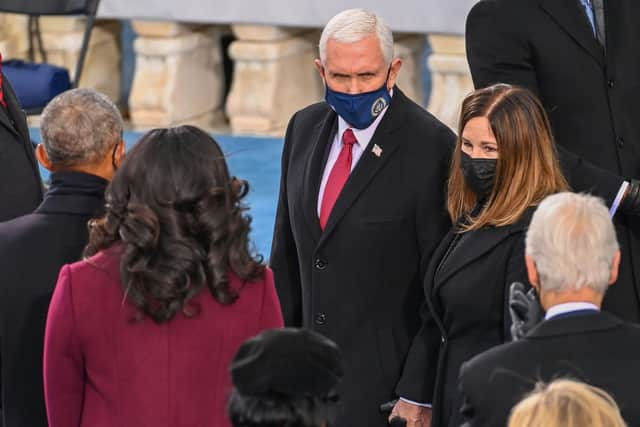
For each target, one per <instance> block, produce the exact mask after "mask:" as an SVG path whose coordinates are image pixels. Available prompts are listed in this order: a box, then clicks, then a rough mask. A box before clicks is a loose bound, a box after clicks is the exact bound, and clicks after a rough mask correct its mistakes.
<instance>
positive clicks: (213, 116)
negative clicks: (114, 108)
mask: <svg viewBox="0 0 640 427" xmlns="http://www.w3.org/2000/svg"><path fill="white" fill-rule="evenodd" d="M133 28H134V30H135V31H136V33H137V34H138V38H137V39H136V41H135V45H134V49H135V52H136V71H135V76H134V79H133V85H132V88H131V95H130V97H129V108H130V113H131V121H132V123H133V125H134V126H136V127H154V126H171V125H175V124H179V123H187V122H188V123H191V124H195V125H199V126H203V127H211V126H214V125H216V124H219V123H220V122H223V121H224V115H223V113H222V97H223V90H224V77H223V71H222V54H221V48H220V35H221V29H220V28H216V27H214V26H196V25H186V24H179V23H171V22H144V21H135V22H134V23H133Z"/></svg>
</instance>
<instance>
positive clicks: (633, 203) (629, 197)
mask: <svg viewBox="0 0 640 427" xmlns="http://www.w3.org/2000/svg"><path fill="white" fill-rule="evenodd" d="M620 211H621V212H623V213H625V214H627V215H640V181H638V180H637V179H632V180H631V182H630V183H629V186H628V187H627V191H626V192H625V195H624V198H623V199H622V203H621V204H620Z"/></svg>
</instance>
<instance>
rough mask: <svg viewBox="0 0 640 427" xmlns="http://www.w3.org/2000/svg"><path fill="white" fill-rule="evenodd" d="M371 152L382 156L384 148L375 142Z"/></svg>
mask: <svg viewBox="0 0 640 427" xmlns="http://www.w3.org/2000/svg"><path fill="white" fill-rule="evenodd" d="M371 152H372V153H373V154H375V155H376V157H380V156H381V155H382V148H380V146H379V145H378V144H373V148H372V149H371Z"/></svg>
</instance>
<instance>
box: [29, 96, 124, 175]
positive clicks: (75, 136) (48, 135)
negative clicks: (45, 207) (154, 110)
mask: <svg viewBox="0 0 640 427" xmlns="http://www.w3.org/2000/svg"><path fill="white" fill-rule="evenodd" d="M40 126H41V131H42V143H43V145H44V148H45V150H46V152H47V155H48V156H49V160H51V162H52V163H53V164H55V165H59V166H68V165H72V164H78V163H92V162H94V161H97V160H99V159H100V158H101V157H102V156H104V155H105V154H106V153H107V152H108V151H109V150H111V149H113V147H114V145H115V144H116V143H118V142H119V141H120V140H121V138H122V128H123V124H122V116H121V115H120V112H119V111H118V108H116V106H115V105H114V104H113V102H111V100H109V98H107V97H106V96H105V95H103V94H101V93H100V92H97V91H95V90H93V89H72V90H69V91H67V92H64V93H62V94H60V95H58V96H56V97H55V98H54V99H53V100H52V101H51V102H50V103H49V104H48V105H47V107H46V108H45V109H44V111H43V113H42V120H41V124H40Z"/></svg>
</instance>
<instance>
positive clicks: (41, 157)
mask: <svg viewBox="0 0 640 427" xmlns="http://www.w3.org/2000/svg"><path fill="white" fill-rule="evenodd" d="M36 158H37V159H38V162H39V163H40V164H41V165H42V167H44V168H45V169H47V170H48V171H50V172H53V169H54V167H53V163H52V162H51V159H49V155H48V154H47V150H45V149H44V145H42V144H38V146H37V147H36Z"/></svg>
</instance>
